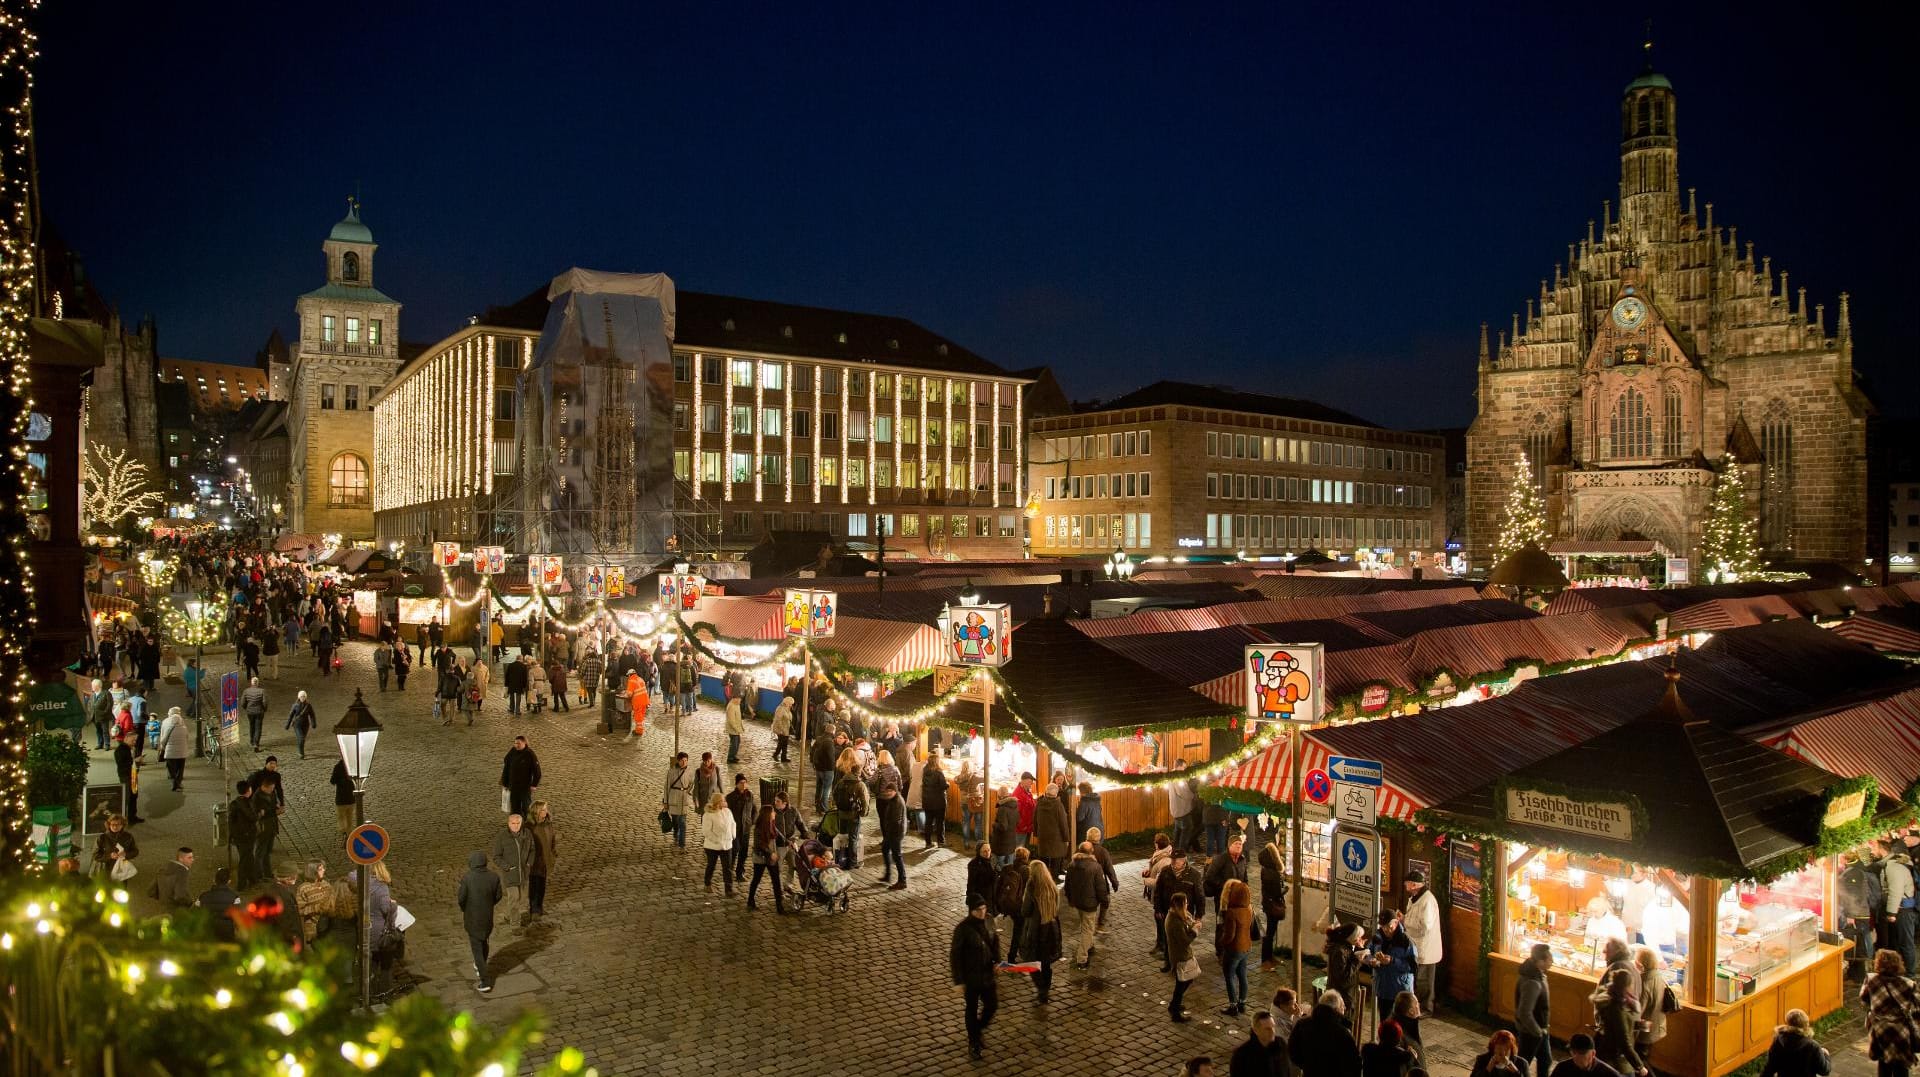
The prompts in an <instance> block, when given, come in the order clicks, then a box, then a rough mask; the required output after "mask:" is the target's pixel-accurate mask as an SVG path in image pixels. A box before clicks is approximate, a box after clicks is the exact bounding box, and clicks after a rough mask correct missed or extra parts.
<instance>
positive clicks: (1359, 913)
mask: <svg viewBox="0 0 1920 1077" xmlns="http://www.w3.org/2000/svg"><path fill="white" fill-rule="evenodd" d="M1333 911H1335V912H1337V913H1340V914H1341V915H1343V916H1349V917H1352V918H1354V919H1355V920H1356V921H1358V922H1360V923H1364V924H1372V923H1373V921H1374V918H1375V917H1377V916H1379V915H1380V837H1379V835H1377V834H1375V833H1374V832H1373V831H1371V830H1365V829H1361V828H1358V827H1350V826H1345V825H1342V826H1338V827H1335V828H1334V831H1333Z"/></svg>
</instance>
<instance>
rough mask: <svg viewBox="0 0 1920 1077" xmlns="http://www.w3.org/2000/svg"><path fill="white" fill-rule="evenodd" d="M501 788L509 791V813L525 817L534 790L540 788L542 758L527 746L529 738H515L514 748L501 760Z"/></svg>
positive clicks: (531, 802) (531, 801)
mask: <svg viewBox="0 0 1920 1077" xmlns="http://www.w3.org/2000/svg"><path fill="white" fill-rule="evenodd" d="M500 788H502V789H504V790H506V791H507V811H509V812H511V813H513V814H515V815H519V816H522V817H524V816H525V815H526V814H527V809H528V807H530V806H531V805H532V804H533V792H534V790H536V789H538V788H540V757H539V755H537V754H535V752H534V750H533V749H532V748H530V747H528V746H527V738H525V737H515V738H513V747H512V748H510V749H508V750H507V754H506V755H505V757H503V758H502V759H501V761H500Z"/></svg>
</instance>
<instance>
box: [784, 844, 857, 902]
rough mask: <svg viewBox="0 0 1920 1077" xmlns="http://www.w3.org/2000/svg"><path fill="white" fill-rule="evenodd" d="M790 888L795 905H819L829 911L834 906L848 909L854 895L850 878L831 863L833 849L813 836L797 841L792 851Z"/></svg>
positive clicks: (844, 871) (842, 869) (841, 869)
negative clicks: (792, 882)
mask: <svg viewBox="0 0 1920 1077" xmlns="http://www.w3.org/2000/svg"><path fill="white" fill-rule="evenodd" d="M791 859H792V864H793V881H794V886H793V891H792V895H791V896H792V900H793V901H794V903H795V905H796V907H798V908H802V909H804V908H806V907H807V906H809V905H819V906H821V907H823V908H825V909H826V910H827V911H828V912H832V911H834V907H835V906H836V905H838V906H839V909H840V911H841V912H845V911H847V909H848V908H849V907H850V905H851V901H852V895H853V877H852V876H851V875H848V874H847V872H846V870H845V869H844V868H841V867H840V866H839V865H837V864H835V863H834V862H833V851H832V850H831V849H829V848H827V846H826V844H825V843H823V842H820V841H818V840H816V839H813V838H808V839H807V840H805V841H803V842H800V843H799V844H798V845H796V846H794V847H793V850H792V858H791Z"/></svg>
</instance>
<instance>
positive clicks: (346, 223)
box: [327, 198, 373, 243]
mask: <svg viewBox="0 0 1920 1077" xmlns="http://www.w3.org/2000/svg"><path fill="white" fill-rule="evenodd" d="M327 238H328V239H337V240H339V241H340V242H342V243H372V242H373V229H371V228H368V227H367V226H366V225H364V224H362V223H360V200H359V199H358V198H350V199H348V200H347V215H346V216H345V217H343V218H341V220H340V223H339V224H336V225H334V226H333V231H331V232H328V233H327Z"/></svg>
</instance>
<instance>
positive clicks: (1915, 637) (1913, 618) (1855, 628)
mask: <svg viewBox="0 0 1920 1077" xmlns="http://www.w3.org/2000/svg"><path fill="white" fill-rule="evenodd" d="M1833 633H1834V635H1837V636H1840V637H1842V638H1844V639H1850V640H1853V641H1854V642H1855V643H1864V644H1866V645H1867V646H1869V647H1872V648H1873V649H1874V650H1876V651H1884V652H1888V653H1891V654H1920V606H1889V607H1886V608H1883V609H1877V610H1872V611H1869V612H1865V613H1856V614H1854V615H1853V616H1852V617H1849V618H1847V619H1846V620H1844V621H1842V622H1840V623H1839V624H1837V625H1835V626H1834V628H1833Z"/></svg>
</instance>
